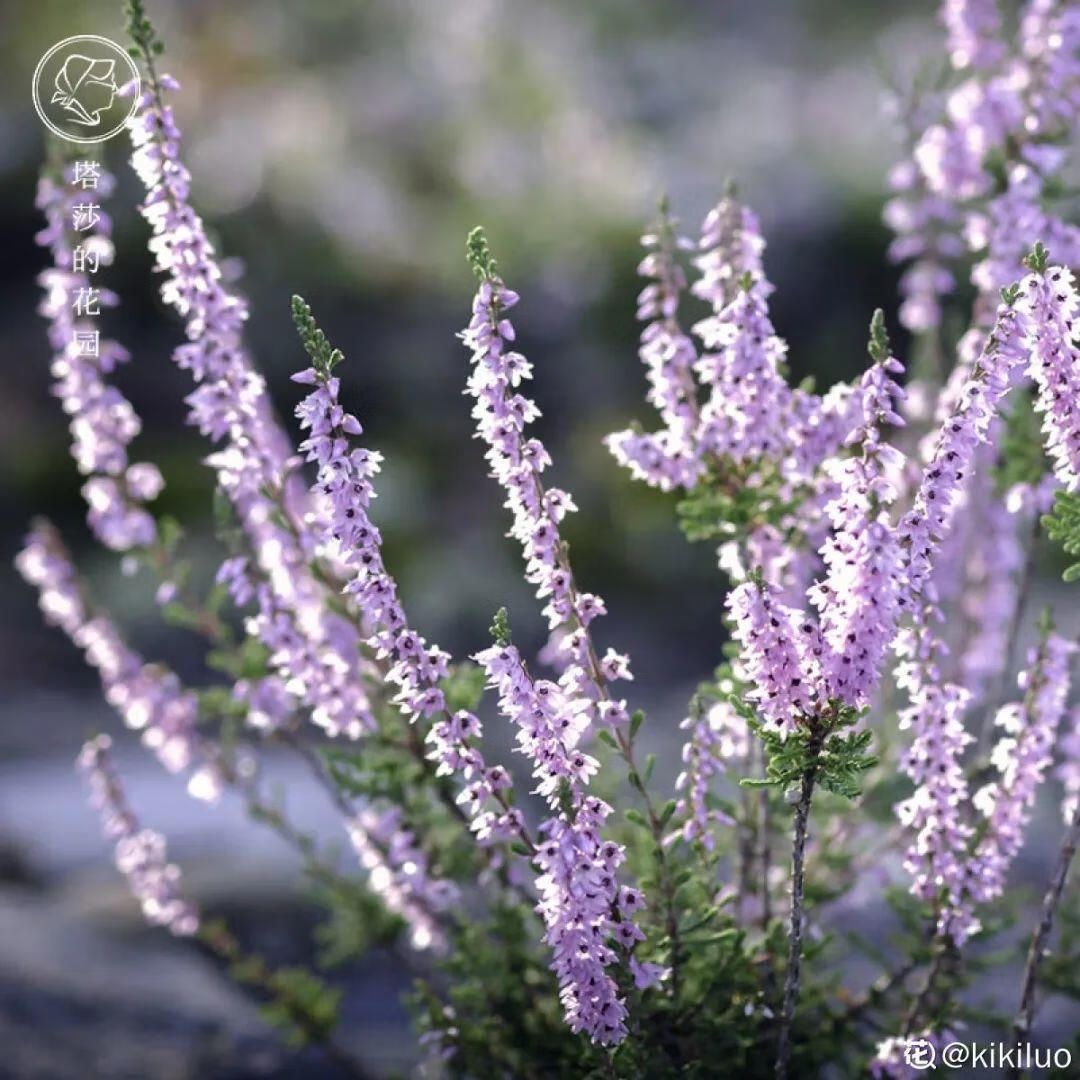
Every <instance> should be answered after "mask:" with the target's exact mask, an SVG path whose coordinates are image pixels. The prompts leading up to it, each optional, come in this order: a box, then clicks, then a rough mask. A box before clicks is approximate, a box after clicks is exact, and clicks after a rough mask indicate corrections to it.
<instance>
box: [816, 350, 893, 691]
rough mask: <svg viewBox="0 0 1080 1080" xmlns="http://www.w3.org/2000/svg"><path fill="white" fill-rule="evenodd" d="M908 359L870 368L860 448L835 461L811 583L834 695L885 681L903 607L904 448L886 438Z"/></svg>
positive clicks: (855, 438) (854, 440)
mask: <svg viewBox="0 0 1080 1080" xmlns="http://www.w3.org/2000/svg"><path fill="white" fill-rule="evenodd" d="M902 371H903V366H902V365H901V364H900V363H899V361H897V360H895V359H894V358H893V357H883V358H882V359H881V360H880V361H878V362H877V363H875V364H874V365H873V366H872V367H871V368H870V369H869V370H868V371H867V372H866V374H865V375H864V376H863V379H862V385H861V395H860V398H861V401H862V404H863V409H864V416H863V421H862V424H861V426H860V427H858V428H856V429H855V431H853V432H852V433H851V435H850V436H849V437H848V440H847V441H848V443H849V444H850V445H852V446H857V447H859V448H860V451H861V452H860V453H858V454H857V455H855V456H852V457H849V458H844V459H832V460H831V461H830V462H829V465H830V468H831V473H832V479H833V482H834V483H835V485H836V495H835V497H834V498H833V499H832V500H831V501H830V502H829V503H828V505H827V506H826V511H827V513H828V515H829V518H830V521H831V524H832V527H833V532H832V534H831V535H830V536H829V538H828V539H827V540H826V541H825V544H824V546H823V547H822V557H823V559H824V562H825V574H824V576H823V577H822V578H821V579H820V580H819V581H818V582H817V583H816V584H815V585H814V586H813V588H812V589H811V590H810V600H811V602H812V603H813V604H814V605H815V606H816V607H817V609H818V612H819V615H820V623H821V633H822V635H823V637H824V639H825V642H826V643H827V644H828V646H829V650H828V652H827V653H826V654H825V655H826V657H827V659H828V668H827V670H826V671H825V679H826V688H825V693H824V696H825V697H826V698H839V699H840V700H842V701H844V702H845V703H847V704H851V705H854V704H857V703H859V704H861V703H864V702H865V701H866V700H867V699H868V697H869V695H871V694H872V693H873V691H874V690H875V688H876V687H877V683H878V680H879V678H880V675H881V666H882V660H883V658H884V656H885V653H886V651H887V650H888V648H889V644H890V642H891V641H892V637H893V633H894V631H895V626H896V621H897V617H898V613H899V602H898V597H899V590H900V574H899V572H898V571H899V565H900V561H901V555H900V549H899V545H898V543H897V538H896V534H895V532H894V530H893V528H892V525H891V523H890V521H889V517H888V507H889V506H890V505H891V504H892V502H893V500H894V499H895V498H896V495H897V490H898V485H899V481H900V475H901V473H902V472H903V467H904V456H903V454H901V453H900V451H898V450H897V449H895V447H892V446H889V445H888V444H887V443H885V442H883V441H882V428H883V427H884V426H885V425H887V424H890V425H900V424H902V423H903V420H902V419H901V418H900V416H899V414H898V413H897V412H896V411H895V407H894V402H895V401H898V400H899V398H901V397H902V396H903V392H902V391H901V390H900V387H899V386H897V384H896V382H895V381H894V379H893V376H894V375H897V374H898V373H900V372H902Z"/></svg>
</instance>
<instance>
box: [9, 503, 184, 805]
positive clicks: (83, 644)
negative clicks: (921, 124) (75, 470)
mask: <svg viewBox="0 0 1080 1080" xmlns="http://www.w3.org/2000/svg"><path fill="white" fill-rule="evenodd" d="M16 565H17V566H18V569H19V572H20V573H21V574H22V576H23V578H24V579H25V580H26V581H27V582H28V583H29V584H31V585H33V586H34V587H35V588H36V589H37V590H38V592H39V594H40V606H41V610H42V612H43V614H44V616H45V619H46V621H48V622H49V623H51V624H53V625H55V626H58V627H59V628H60V629H61V630H63V631H64V633H65V634H67V636H68V637H69V638H71V640H72V641H73V642H74V643H75V644H76V645H77V646H78V647H79V648H80V649H82V650H83V653H84V655H85V656H86V661H87V663H88V664H89V665H90V666H91V667H92V668H94V669H95V670H96V671H97V672H98V674H99V675H100V676H101V685H102V687H103V689H104V692H105V699H106V700H107V701H108V702H109V704H110V705H112V707H113V708H114V709H116V711H117V712H118V713H119V714H120V716H121V717H122V718H123V720H124V723H125V724H126V725H127V726H128V727H129V728H131V729H132V730H133V731H138V732H141V734H142V741H143V744H144V745H145V746H147V747H148V748H149V749H150V750H152V751H153V752H154V754H155V755H156V757H157V758H158V760H159V761H160V762H161V763H162V764H163V765H164V766H165V768H166V769H168V770H169V771H170V772H182V771H183V770H185V769H187V768H188V766H189V765H191V764H192V762H193V761H195V760H196V759H197V757H198V751H197V746H198V735H197V732H196V721H197V718H198V701H197V699H196V697H195V695H194V694H193V693H191V692H190V691H186V690H184V689H183V687H181V686H180V684H179V682H178V681H177V680H176V677H175V676H174V675H172V674H170V673H168V672H165V671H163V670H162V669H160V668H158V667H155V666H154V665H152V664H147V663H144V662H143V659H142V657H140V656H139V655H138V654H137V653H135V652H133V651H132V650H131V649H129V648H128V647H127V645H125V644H124V642H123V640H122V639H121V637H120V635H119V633H118V632H117V630H116V627H115V626H113V624H112V623H111V622H110V621H109V620H108V619H107V618H105V617H104V616H101V615H95V614H93V613H91V612H90V611H89V610H88V609H87V605H86V602H85V601H84V599H83V596H82V592H81V590H80V587H79V582H78V580H77V578H76V576H75V571H74V569H73V567H72V565H71V563H70V561H69V560H68V557H67V554H66V552H65V551H64V550H63V547H62V546H61V545H60V541H59V538H58V537H57V535H56V534H55V532H54V531H53V530H52V529H51V528H50V527H49V526H47V525H44V524H39V525H37V526H35V528H34V529H33V531H31V533H30V534H29V536H28V537H27V538H26V544H25V546H24V548H23V550H22V551H21V553H20V554H19V556H18V559H17V560H16ZM196 790H199V786H198V785H196Z"/></svg>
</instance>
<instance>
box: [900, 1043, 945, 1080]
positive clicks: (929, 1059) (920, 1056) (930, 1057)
mask: <svg viewBox="0 0 1080 1080" xmlns="http://www.w3.org/2000/svg"><path fill="white" fill-rule="evenodd" d="M936 1057H937V1052H936V1051H935V1050H934V1044H933V1043H932V1042H931V1041H930V1040H929V1039H908V1041H907V1042H906V1043H905V1044H904V1062H905V1063H906V1064H907V1065H908V1066H909V1067H910V1068H912V1069H917V1070H918V1071H919V1072H922V1071H923V1070H924V1069H932V1068H933V1067H934V1061H935V1059H936Z"/></svg>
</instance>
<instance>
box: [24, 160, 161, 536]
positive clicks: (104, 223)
mask: <svg viewBox="0 0 1080 1080" xmlns="http://www.w3.org/2000/svg"><path fill="white" fill-rule="evenodd" d="M76 177H77V173H76V166H75V165H69V166H67V167H66V168H64V170H63V172H62V176H61V177H59V178H52V177H48V176H45V177H43V178H42V180H41V182H40V184H39V186H38V194H37V206H38V209H40V210H41V211H42V212H43V213H44V215H45V221H46V226H45V228H44V229H43V230H42V231H41V232H39V233H38V235H37V237H36V239H37V242H38V243H39V244H41V245H42V246H45V247H48V248H50V250H51V252H52V257H53V265H52V266H51V267H49V269H47V270H44V271H43V272H42V273H41V275H40V277H39V278H38V280H39V281H40V283H41V285H42V287H43V289H44V292H45V295H44V297H43V298H42V301H41V305H40V307H39V309H38V310H39V311H40V313H41V314H42V315H44V316H45V318H46V319H47V320H48V322H49V343H50V345H51V346H52V349H53V361H52V368H51V370H52V375H53V378H54V380H55V381H54V384H53V393H55V394H56V396H57V397H58V398H59V399H60V403H61V405H62V407H63V410H64V412H65V413H66V414H67V416H69V417H70V418H71V420H70V431H71V453H72V456H73V457H74V458H75V462H76V464H77V466H78V468H79V472H81V473H82V474H83V475H84V476H86V477H88V479H87V481H86V483H85V484H84V485H83V497H84V498H85V499H86V502H87V504H88V506H89V515H88V520H89V523H90V528H91V529H92V530H93V532H94V535H95V536H96V537H97V538H98V540H100V541H101V543H102V544H104V545H105V546H106V547H108V548H111V549H113V550H114V551H128V550H129V549H131V548H136V547H145V546H147V545H148V544H150V543H152V542H153V540H154V538H155V537H156V535H157V526H156V524H155V522H154V518H153V515H152V514H150V513H149V512H148V511H147V510H146V509H145V507H144V506H143V504H144V503H146V502H150V501H152V500H153V499H154V498H156V497H157V495H158V494H159V493H160V491H161V489H162V487H163V486H164V481H163V480H162V478H161V473H160V472H158V470H157V467H156V466H154V465H152V464H149V463H147V462H136V463H131V462H129V459H128V452H127V448H128V446H129V444H130V443H131V441H132V440H133V439H134V438H135V437H136V436H137V435H138V434H139V432H140V430H141V428H142V423H141V421H140V420H139V417H138V415H137V414H136V412H135V410H134V408H133V407H132V405H131V402H130V401H128V399H127V398H126V397H124V395H123V394H122V393H121V392H120V391H119V390H118V389H117V388H116V387H115V386H113V385H111V384H110V383H109V381H108V376H109V375H110V374H111V373H112V372H113V370H114V369H115V368H116V367H117V366H118V365H119V364H122V363H124V362H125V361H126V360H128V359H129V355H128V352H127V350H126V349H125V348H124V347H123V346H121V345H120V344H118V343H117V342H115V341H112V340H109V339H103V338H102V337H101V334H100V331H99V330H97V329H96V327H95V324H94V322H93V320H92V319H90V318H88V317H87V316H86V315H83V314H77V313H76V310H75V305H76V304H77V303H78V302H79V298H80V297H84V298H86V300H87V307H86V308H84V310H88V308H89V304H90V302H91V301H92V302H93V304H94V305H95V306H96V305H98V304H100V305H104V306H106V307H108V306H112V305H114V304H116V303H117V302H118V300H117V297H116V295H115V294H114V293H112V292H111V291H110V290H108V289H100V288H95V287H94V284H93V283H94V281H95V280H96V278H94V277H92V276H91V274H90V272H89V267H95V268H100V267H104V266H108V265H109V264H110V263H111V262H112V259H113V254H114V250H113V244H112V240H111V239H110V236H109V233H110V231H111V221H110V219H109V217H108V214H106V213H105V211H104V210H103V209H102V206H101V204H100V203H98V202H97V200H98V199H104V198H107V197H108V195H109V193H110V192H111V191H112V189H113V183H114V182H113V178H112V177H111V176H110V175H109V174H108V173H106V172H104V171H103V170H101V169H100V168H98V169H97V170H96V174H95V175H94V178H93V179H94V186H93V187H92V188H89V189H86V188H84V187H83V186H82V183H81V182H80V183H78V184H76V183H75V181H76ZM76 218H78V222H79V228H78V230H77V231H76V229H75V220H76ZM76 252H78V255H77V256H76Z"/></svg>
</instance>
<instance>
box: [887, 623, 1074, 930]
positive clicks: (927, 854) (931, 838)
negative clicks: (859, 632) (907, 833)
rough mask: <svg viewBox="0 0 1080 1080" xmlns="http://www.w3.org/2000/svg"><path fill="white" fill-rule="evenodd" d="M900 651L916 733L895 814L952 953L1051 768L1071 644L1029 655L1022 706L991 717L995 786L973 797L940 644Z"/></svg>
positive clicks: (992, 887)
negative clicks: (907, 781) (907, 791)
mask: <svg viewBox="0 0 1080 1080" xmlns="http://www.w3.org/2000/svg"><path fill="white" fill-rule="evenodd" d="M899 651H900V652H901V655H902V656H903V657H904V662H903V663H901V665H900V667H899V669H898V673H897V676H898V681H899V683H900V685H901V686H902V687H903V688H905V689H907V690H908V693H909V696H910V699H911V705H910V706H909V708H908V709H907V710H906V711H905V712H904V714H903V716H902V718H901V722H902V725H903V726H905V727H911V728H912V729H913V730H914V732H915V740H914V742H913V743H912V745H911V747H910V749H909V751H908V753H907V754H906V755H905V758H904V761H903V768H904V771H905V772H906V773H907V774H908V775H909V776H910V777H911V778H912V780H913V781H914V782H915V785H916V790H915V794H914V795H912V796H911V797H910V798H909V799H907V800H906V801H905V802H904V803H901V804H900V806H899V807H898V808H897V809H898V815H899V817H900V820H901V822H902V823H903V824H904V825H905V826H907V827H909V828H910V829H911V830H912V831H913V832H914V834H915V835H914V839H913V841H912V845H911V847H910V849H909V851H908V856H907V860H906V863H905V865H906V867H907V869H908V871H909V872H910V873H911V874H912V878H913V883H912V891H913V892H914V893H915V894H916V895H918V896H920V897H921V898H922V899H924V900H926V901H928V902H930V903H931V904H932V906H933V909H934V911H935V915H936V918H937V930H938V932H939V933H940V934H942V935H943V936H945V937H947V938H949V939H951V940H952V941H953V942H954V943H955V944H956V945H958V946H959V945H963V944H964V942H965V941H966V940H967V939H968V938H969V937H970V936H971V935H972V934H974V933H976V932H977V931H978V930H979V929H980V926H981V924H980V921H979V919H978V916H977V914H976V908H977V905H979V904H983V903H987V902H989V901H991V900H994V899H996V898H997V897H999V896H1000V895H1001V893H1002V891H1003V890H1004V887H1005V877H1006V874H1007V872H1008V868H1009V866H1010V864H1011V862H1012V860H1013V859H1014V858H1015V856H1016V853H1017V852H1018V851H1019V850H1020V846H1021V844H1022V842H1023V836H1024V829H1025V827H1026V825H1027V822H1028V818H1029V817H1030V814H1031V807H1032V805H1033V803H1034V799H1035V792H1036V790H1037V788H1038V786H1039V784H1040V783H1041V782H1042V780H1043V777H1044V775H1045V774H1046V772H1047V770H1048V769H1049V767H1050V765H1051V762H1052V750H1053V743H1054V735H1055V732H1056V730H1057V727H1058V724H1059V722H1060V720H1061V717H1062V715H1063V713H1064V710H1065V701H1066V698H1067V695H1068V688H1069V661H1070V658H1071V656H1072V654H1073V653H1074V652H1075V645H1073V644H1072V643H1071V642H1069V641H1066V640H1065V639H1063V638H1061V637H1059V636H1057V635H1056V634H1049V635H1048V636H1047V637H1046V638H1045V640H1044V642H1043V644H1042V646H1041V647H1040V649H1039V650H1038V651H1037V652H1036V653H1035V654H1034V655H1033V656H1032V658H1031V664H1030V666H1029V668H1028V669H1027V671H1025V672H1024V673H1023V674H1022V675H1021V678H1020V687H1021V689H1022V690H1024V691H1025V696H1024V699H1023V701H1021V702H1016V703H1012V704H1009V705H1006V706H1003V707H1002V708H1001V709H1000V710H999V711H998V714H997V716H996V719H995V723H996V724H997V726H999V727H1001V728H1002V729H1003V731H1004V732H1005V734H1004V735H1003V736H1002V738H1001V739H1000V740H999V742H998V744H997V746H996V747H995V748H994V752H993V755H992V758H991V761H992V764H993V765H994V766H995V767H996V768H997V770H998V772H999V774H1000V779H998V780H995V781H993V782H991V783H989V784H987V785H986V786H984V787H983V788H982V789H980V790H979V791H978V792H976V793H975V794H974V796H972V797H971V798H970V799H969V791H968V784H967V779H966V776H965V773H964V770H963V767H962V765H961V759H962V757H963V754H964V750H965V747H966V746H967V745H968V744H969V743H970V742H972V737H971V736H970V735H968V734H967V733H966V732H965V730H964V725H963V714H964V710H965V708H966V707H967V704H968V700H969V695H968V693H967V691H966V690H963V689H962V688H960V687H958V686H956V685H954V684H951V683H949V682H947V681H945V680H943V679H941V675H940V670H939V668H938V661H939V659H940V655H941V646H940V643H939V642H938V641H937V640H936V638H935V635H934V632H933V629H932V628H931V627H930V626H928V625H926V624H925V623H924V624H923V625H922V626H919V627H917V628H916V630H914V631H911V632H910V633H908V634H907V635H905V640H904V642H903V643H902V645H901V647H900V649H899ZM971 808H974V810H976V811H977V812H978V815H979V817H980V818H981V819H982V820H981V822H980V821H979V820H978V818H973V817H972V816H971V815H970V813H969V810H970V809H971ZM976 838H977V839H976ZM973 842H974V845H975V846H974V848H972V846H971V845H972V843H973Z"/></svg>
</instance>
